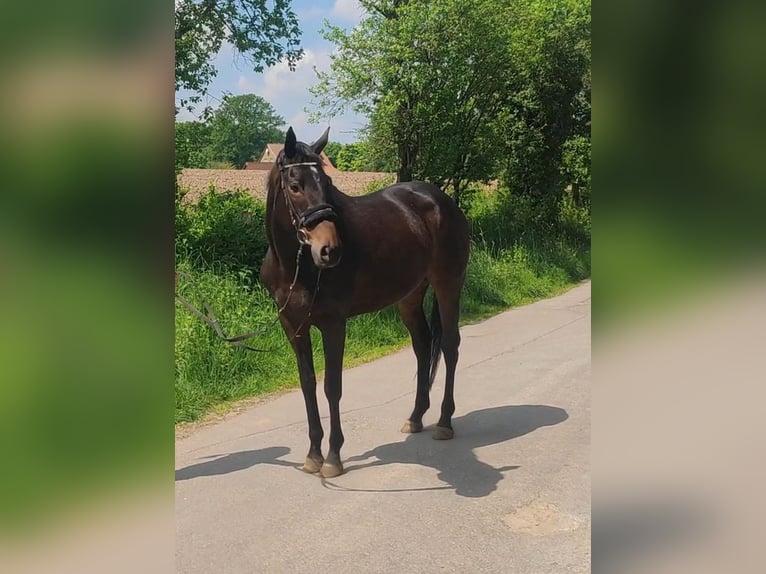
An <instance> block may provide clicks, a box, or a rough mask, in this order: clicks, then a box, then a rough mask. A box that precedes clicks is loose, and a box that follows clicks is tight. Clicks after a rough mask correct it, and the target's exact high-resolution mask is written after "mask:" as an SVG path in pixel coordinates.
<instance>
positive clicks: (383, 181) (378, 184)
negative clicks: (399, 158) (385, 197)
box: [360, 173, 396, 195]
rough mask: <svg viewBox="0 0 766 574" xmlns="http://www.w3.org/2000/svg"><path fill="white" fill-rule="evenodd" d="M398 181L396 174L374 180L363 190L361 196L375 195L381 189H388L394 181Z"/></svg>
mask: <svg viewBox="0 0 766 574" xmlns="http://www.w3.org/2000/svg"><path fill="white" fill-rule="evenodd" d="M395 180H396V177H395V176H394V174H393V173H392V174H389V175H387V176H385V177H381V178H379V179H374V180H372V181H371V182H370V183H368V184H367V185H365V186H364V189H362V193H361V194H360V195H368V194H370V193H374V192H376V191H378V190H379V189H383V188H384V187H388V186H389V185H391V184H392V183H394V181H395Z"/></svg>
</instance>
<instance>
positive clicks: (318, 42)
mask: <svg viewBox="0 0 766 574" xmlns="http://www.w3.org/2000/svg"><path fill="white" fill-rule="evenodd" d="M292 6H293V11H294V12H295V13H296V15H297V17H298V21H299V22H300V25H301V30H302V32H303V34H302V36H301V47H302V48H303V50H304V53H305V55H304V57H303V59H302V60H301V61H300V62H299V63H298V66H297V68H296V70H295V71H294V72H291V71H290V70H289V69H288V67H287V64H285V63H284V62H280V63H279V64H277V65H276V66H273V67H272V68H269V69H267V70H266V71H265V72H263V73H262V74H257V73H255V72H253V71H252V69H250V68H249V67H248V65H247V63H246V62H245V61H244V59H243V58H242V57H241V56H238V55H237V54H236V53H235V52H234V51H233V50H232V48H231V46H228V45H225V46H224V47H223V48H222V49H221V51H220V52H219V54H218V55H217V56H216V58H215V66H216V68H217V69H218V76H217V77H216V78H215V79H214V80H213V82H212V83H211V84H210V86H209V87H208V92H209V93H210V94H212V95H213V96H214V98H211V99H210V100H209V102H204V101H203V104H202V105H201V107H204V105H206V104H207V103H209V105H211V106H212V107H214V108H215V107H217V106H218V101H217V100H216V99H215V98H221V96H222V95H223V94H224V93H227V92H228V93H231V94H234V95H240V94H257V95H259V96H262V97H263V98H265V99H266V101H268V102H269V103H270V104H271V105H272V106H274V108H275V109H276V111H277V113H278V114H279V115H280V116H282V117H283V118H285V121H286V122H287V125H291V126H293V128H294V129H295V132H296V134H297V136H298V139H299V140H302V141H309V142H310V141H313V140H314V139H316V138H317V137H318V136H319V135H321V133H322V131H323V130H324V128H325V127H326V126H327V125H329V126H330V141H337V142H340V143H350V142H354V141H357V139H358V135H357V132H358V130H359V129H361V128H362V127H364V125H365V123H366V120H365V118H364V117H363V116H358V115H356V114H354V113H352V112H346V113H345V114H343V115H341V116H337V117H335V118H333V119H332V120H329V122H328V121H324V122H323V123H320V124H310V123H309V122H308V114H307V113H306V112H305V111H304V110H305V109H307V108H308V109H313V106H312V96H311V94H310V93H309V87H310V86H312V85H314V84H315V83H316V74H315V72H314V67H315V66H316V68H317V69H319V70H328V69H329V67H330V53H331V52H332V50H333V45H332V44H331V43H329V42H327V41H326V40H324V38H322V37H321V35H320V33H319V30H320V29H321V28H322V24H323V22H324V20H325V19H326V20H329V21H330V22H331V23H332V24H335V25H339V26H343V27H346V28H349V29H350V28H352V27H353V26H354V25H355V24H356V23H357V22H359V20H360V19H361V17H362V15H363V11H362V9H361V8H360V6H359V4H358V2H357V0H293V2H292ZM177 119H178V120H179V121H184V120H193V119H196V118H195V115H194V114H192V113H189V112H187V111H185V110H182V111H181V112H179V114H178V117H177Z"/></svg>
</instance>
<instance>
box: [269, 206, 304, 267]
mask: <svg viewBox="0 0 766 574" xmlns="http://www.w3.org/2000/svg"><path fill="white" fill-rule="evenodd" d="M280 195H281V194H280V193H279V191H276V192H270V193H269V195H268V197H267V201H268V205H267V208H266V237H267V240H268V243H269V247H270V248H271V250H272V252H273V253H274V255H275V256H276V259H277V261H278V262H279V266H280V268H281V269H282V270H283V271H284V272H285V273H287V274H290V275H292V274H293V273H295V261H296V258H297V256H298V248H299V247H300V246H299V244H298V239H297V237H296V233H295V228H294V227H293V224H292V220H291V219H290V213H289V211H288V208H287V204H286V203H285V201H284V198H283V197H280Z"/></svg>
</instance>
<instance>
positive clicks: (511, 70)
mask: <svg viewBox="0 0 766 574" xmlns="http://www.w3.org/2000/svg"><path fill="white" fill-rule="evenodd" d="M361 3H362V5H363V6H364V7H365V8H366V9H367V12H368V13H369V16H368V17H367V18H365V19H364V20H363V21H362V22H361V23H360V24H359V25H357V26H356V27H355V28H354V29H353V30H351V31H350V32H348V31H346V30H345V29H343V28H340V27H333V26H327V27H326V28H325V31H324V33H325V37H326V38H327V39H328V40H330V41H332V42H333V43H334V44H335V45H336V46H337V53H336V55H335V56H333V60H332V64H331V70H330V71H329V72H325V73H320V74H319V83H318V84H317V85H316V86H315V87H314V88H313V90H312V91H313V93H314V94H315V96H317V100H318V103H319V105H320V106H321V107H322V108H323V109H324V111H325V113H326V114H328V115H334V114H336V113H338V112H339V111H340V110H342V109H344V108H345V107H346V106H351V107H352V108H353V109H354V110H355V111H357V112H360V113H363V114H366V115H368V116H369V118H370V123H369V126H368V145H369V152H368V155H377V156H379V157H386V156H388V157H390V156H391V155H394V156H395V157H396V158H397V178H398V179H399V180H408V179H412V178H418V179H426V180H430V181H433V182H435V183H437V184H440V185H442V186H445V187H447V188H448V189H450V190H451V191H452V193H453V195H454V196H455V198H456V200H458V202H460V199H461V194H462V192H463V191H464V190H465V189H466V186H467V185H468V184H469V183H470V182H477V181H488V180H490V179H493V178H496V177H498V176H500V175H503V176H504V177H503V179H504V181H505V182H506V186H507V187H509V188H511V189H513V190H514V191H515V192H519V193H523V194H527V195H530V196H531V197H533V199H534V201H535V203H536V204H537V205H539V209H536V213H537V217H539V218H541V219H545V218H547V219H549V220H551V219H553V218H555V209H556V205H557V204H558V200H559V198H560V197H561V193H562V191H563V188H564V187H565V185H564V182H563V181H562V171H563V169H564V168H563V167H562V161H563V160H562V155H563V145H564V143H565V142H566V141H567V140H568V139H569V138H570V137H572V136H574V135H585V131H586V130H585V129H584V126H586V125H589V118H590V87H589V69H590V40H589V34H590V4H589V2H587V1H586V0H563V1H560V0H532V1H530V2H524V3H514V4H512V5H509V4H508V3H507V2H505V1H503V0H477V1H475V2H462V1H460V0H429V1H425V0H412V1H409V2H404V1H400V0H363V1H362V2H361ZM588 137H589V135H588ZM570 147H571V149H572V150H573V153H580V152H582V151H584V150H583V148H582V146H579V147H578V146H576V145H575V144H571V145H570ZM570 159H572V160H575V158H570ZM585 161H587V160H583V159H582V158H577V159H576V160H575V162H579V163H580V165H582V164H583V163H584V162H585ZM569 163H570V164H573V163H574V162H573V161H570V162H569Z"/></svg>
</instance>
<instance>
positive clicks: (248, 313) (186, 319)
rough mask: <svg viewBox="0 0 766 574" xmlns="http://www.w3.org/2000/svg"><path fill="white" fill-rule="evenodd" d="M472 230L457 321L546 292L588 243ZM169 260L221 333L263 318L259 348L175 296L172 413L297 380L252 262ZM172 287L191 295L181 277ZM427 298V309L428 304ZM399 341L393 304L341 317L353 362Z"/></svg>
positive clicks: (208, 408)
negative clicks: (234, 340) (237, 343)
mask: <svg viewBox="0 0 766 574" xmlns="http://www.w3.org/2000/svg"><path fill="white" fill-rule="evenodd" d="M230 201H231V202H232V205H233V206H234V207H233V209H237V210H240V209H241V208H242V206H241V204H240V202H241V198H240V199H237V198H236V197H231V198H230ZM189 209H194V208H189ZM477 211H478V210H477ZM212 212H215V213H219V214H221V213H223V214H224V216H221V220H222V221H226V222H227V225H229V224H230V219H231V218H230V214H229V215H226V213H227V209H226V208H225V207H224V208H221V206H220V205H219V206H218V207H217V208H216V209H214V210H212ZM486 227H487V228H489V227H490V226H489V225H486ZM477 236H478V238H477V239H475V241H474V244H473V246H472V250H471V257H470V261H469V266H468V271H467V278H466V285H465V288H464V291H463V298H462V309H461V322H462V323H470V322H475V321H477V320H480V319H483V318H486V317H488V316H490V315H493V314H495V313H497V312H499V311H502V310H505V309H508V308H509V307H514V306H518V305H523V304H525V303H529V302H531V301H535V300H538V299H541V298H545V297H550V296H553V295H555V294H558V293H560V292H561V291H563V290H564V289H566V288H567V287H568V286H570V285H572V284H574V283H576V282H578V281H580V280H582V279H584V278H585V277H588V276H589V275H590V251H589V247H588V246H587V245H586V244H578V243H576V242H573V241H569V240H566V239H558V240H556V241H553V240H548V241H527V242H519V241H514V240H513V238H512V237H508V236H502V235H500V236H498V235H494V236H493V235H492V234H491V233H490V234H483V233H474V237H477ZM488 236H489V237H490V239H488ZM578 245H579V246H578ZM177 266H178V268H179V269H180V270H183V271H185V272H186V273H188V274H189V275H190V276H191V278H192V282H193V283H194V284H195V285H196V287H197V288H198V289H199V291H200V292H201V293H202V296H203V297H204V298H205V299H206V300H207V301H209V302H210V304H211V305H212V307H213V308H214V309H215V311H216V314H217V316H218V319H219V321H220V323H221V325H222V326H223V328H224V331H226V334H227V335H235V334H240V333H244V332H248V331H252V330H256V329H258V328H259V327H261V326H269V328H267V329H266V331H265V332H264V333H263V335H261V336H259V337H257V338H255V339H253V342H251V344H252V345H253V346H256V347H258V348H262V349H264V350H265V351H266V352H262V353H253V352H250V351H246V350H242V349H238V348H235V347H233V346H231V345H228V344H227V343H225V342H223V341H221V340H220V339H219V338H218V337H217V335H216V334H215V333H214V332H213V330H212V329H210V327H208V326H207V325H205V324H203V323H202V322H201V321H199V320H198V319H197V318H196V317H194V316H192V315H191V314H190V313H189V312H187V311H186V309H184V308H182V307H181V306H180V305H177V306H176V317H175V326H176V340H175V361H176V363H175V368H176V384H175V398H176V414H175V420H176V423H182V422H190V421H195V420H198V419H200V418H201V417H203V416H204V415H205V414H207V413H211V412H218V413H220V412H225V411H226V410H227V408H229V407H230V406H231V404H232V403H233V402H236V401H239V400H241V399H245V398H249V397H253V396H258V395H264V394H268V393H272V392H274V391H278V390H280V389H286V388H291V387H295V386H297V385H298V384H299V382H298V374H297V368H296V364H295V357H294V355H293V353H292V350H291V348H290V346H289V344H288V343H287V340H286V338H285V335H284V333H283V332H282V329H281V327H280V326H279V324H275V322H274V319H275V317H276V306H275V305H274V303H273V301H272V300H271V298H270V297H269V295H268V293H267V291H266V290H265V288H263V287H262V286H261V285H260V284H259V283H258V282H257V281H255V280H254V279H253V277H254V276H256V274H255V273H254V272H253V269H252V268H249V269H247V270H245V271H243V270H242V269H236V268H234V267H233V266H232V265H231V261H228V260H227V261H225V262H224V261H222V262H221V263H219V264H209V263H205V260H204V258H200V257H199V254H198V253H197V254H195V253H190V252H189V251H188V250H182V251H181V252H180V255H179V254H177ZM178 290H179V294H181V295H183V296H185V297H186V298H187V299H191V300H192V301H197V303H199V301H198V298H197V296H196V294H195V292H194V291H192V290H191V288H190V286H189V285H188V284H187V283H186V282H185V281H184V280H183V279H182V280H181V281H180V282H179V288H178ZM197 306H199V305H197ZM428 308H429V310H428V312H429V313H430V305H428ZM312 343H313V349H314V364H315V367H316V370H317V374H318V376H319V373H320V372H321V371H322V370H323V369H324V359H323V356H322V352H321V340H320V337H319V334H318V332H316V331H315V330H312ZM407 345H409V334H408V333H407V331H406V329H405V328H404V326H403V325H402V323H401V321H400V320H399V318H398V313H397V311H396V309H395V308H389V309H385V310H382V311H379V312H376V313H370V314H367V315H362V316H359V317H355V318H353V319H351V320H350V321H349V323H348V331H347V338H346V353H345V357H344V366H345V367H350V366H353V365H357V364H360V363H362V362H365V361H369V360H371V359H374V358H377V357H380V356H382V355H385V354H387V353H389V352H391V351H393V350H396V349H400V348H402V347H403V346H407Z"/></svg>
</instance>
